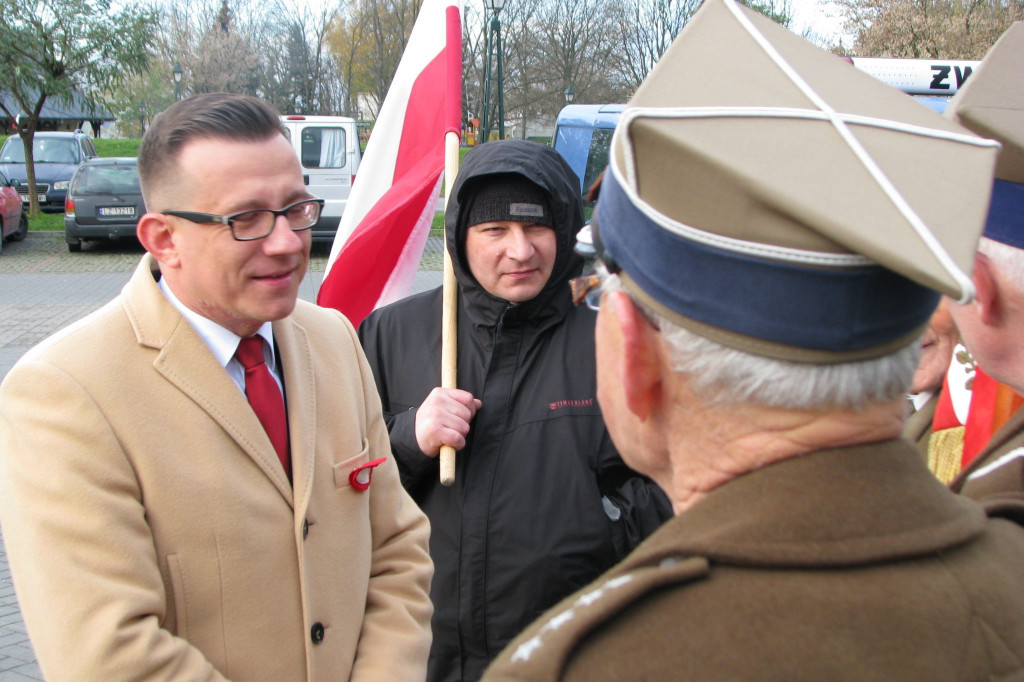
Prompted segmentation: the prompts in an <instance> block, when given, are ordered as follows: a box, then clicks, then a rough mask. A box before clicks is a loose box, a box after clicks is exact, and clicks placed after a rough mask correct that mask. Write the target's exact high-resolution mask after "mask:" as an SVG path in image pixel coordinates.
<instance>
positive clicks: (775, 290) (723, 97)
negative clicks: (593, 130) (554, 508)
mask: <svg viewBox="0 0 1024 682" xmlns="http://www.w3.org/2000/svg"><path fill="white" fill-rule="evenodd" d="M692 73H700V74H701V79H700V80H699V81H697V82H692V83H691V85H690V86H688V87H687V88H680V87H679V83H681V82H683V79H685V78H687V77H688V74H692ZM996 153H997V148H996V146H995V145H994V144H993V143H991V142H989V141H987V140H984V139H982V138H980V137H977V136H975V135H973V134H972V133H970V132H969V131H967V130H966V129H964V128H962V127H960V126H959V125H957V124H955V123H953V122H951V121H948V120H946V119H944V118H942V117H941V116H938V115H935V114H934V112H931V111H929V110H928V109H926V108H925V107H922V106H921V105H920V104H917V103H915V102H913V101H912V100H911V99H910V98H908V97H906V96H905V95H903V94H902V93H899V92H897V91H894V90H891V89H889V88H887V87H886V86H884V85H882V84H881V83H878V82H877V81H874V80H873V79H871V78H870V77H868V76H866V75H863V74H861V73H858V72H856V71H855V70H854V69H853V68H851V67H850V66H849V65H848V64H845V63H843V62H842V61H841V60H838V59H836V58H835V57H834V56H833V55H829V54H827V53H824V52H822V51H820V50H818V49H817V48H815V47H813V46H811V45H809V44H808V43H806V42H805V41H803V40H802V39H800V38H798V37H797V36H795V35H793V34H791V33H789V32H788V31H787V30H785V29H784V28H782V27H781V26H779V25H777V24H775V23H773V22H771V21H770V20H768V19H766V18H765V17H763V16H762V15H760V14H758V13H756V12H753V11H751V10H749V9H747V8H745V7H743V6H741V5H739V4H738V3H736V2H734V1H733V0H706V1H705V3H704V5H703V6H702V7H701V9H700V10H699V11H698V12H697V14H696V15H695V16H694V18H693V19H692V20H691V22H690V23H689V24H688V25H687V26H686V28H685V29H684V30H683V31H682V33H680V35H679V37H678V38H677V39H676V42H675V43H674V44H673V46H672V47H671V48H670V49H669V50H668V52H666V54H665V55H664V56H663V57H662V59H661V62H660V63H659V64H658V66H657V67H656V68H655V69H654V70H653V71H652V72H651V74H650V75H649V76H648V77H647V79H646V80H645V82H644V83H643V84H642V85H641V87H640V88H639V89H638V90H637V93H636V95H635V97H634V98H633V100H632V101H631V102H630V105H629V106H628V107H627V109H626V110H625V111H624V113H623V116H622V119H621V120H620V123H619V127H618V129H617V130H616V133H615V137H614V140H613V143H612V150H611V161H610V165H609V171H608V172H607V173H606V174H605V177H604V183H603V185H602V188H601V196H600V200H599V202H598V206H597V211H596V225H594V226H593V227H594V228H595V229H594V230H593V232H594V247H595V252H596V255H597V260H596V262H595V274H594V275H593V276H591V277H589V278H588V280H587V281H586V282H585V283H584V285H583V286H581V287H579V289H578V291H583V292H585V291H586V290H587V288H588V287H590V292H589V293H588V294H585V295H584V299H585V300H587V301H588V302H589V303H591V304H594V305H599V308H600V312H599V314H598V321H597V329H596V341H597V344H596V350H597V360H598V362H597V366H598V399H599V401H600V403H601V408H602V412H603V414H604V416H605V419H606V421H607V423H608V430H609V433H611V435H612V438H613V440H614V441H615V444H616V446H617V447H618V449H619V451H620V452H621V453H622V456H623V459H624V460H625V461H626V462H627V463H628V464H629V465H630V466H632V467H633V468H635V469H636V470H637V471H639V472H641V473H644V474H647V475H648V476H650V477H651V478H652V479H653V480H654V481H656V482H657V483H658V484H659V485H660V486H661V487H662V488H663V489H664V490H665V491H666V492H667V493H668V496H669V499H670V500H671V501H672V503H673V507H674V510H675V514H676V515H675V517H674V518H673V519H672V520H670V521H668V522H667V523H666V524H665V525H664V526H662V528H661V529H660V530H659V531H658V532H656V533H655V534H654V535H652V536H651V537H650V538H648V540H647V541H645V542H644V543H643V544H641V545H640V546H639V547H638V548H637V549H636V550H634V552H633V553H631V554H630V556H629V557H627V558H626V559H625V560H624V561H623V562H621V563H620V564H619V565H618V566H616V567H615V568H613V569H612V570H611V571H609V572H607V573H606V574H605V575H604V576H602V577H601V578H600V579H599V580H598V581H596V582H595V583H592V584H591V585H590V586H588V587H587V588H584V589H583V590H582V591H580V592H578V593H577V594H575V595H572V596H571V597H569V598H567V599H566V600H564V601H563V602H562V603H561V604H559V605H558V606H557V607H555V609H553V610H552V611H550V612H548V614H546V615H545V616H543V617H541V619H539V620H538V621H536V622H535V623H534V624H533V625H531V627H530V628H528V629H527V630H526V631H525V632H524V633H523V634H522V635H521V636H520V637H519V638H517V639H516V640H515V641H513V642H512V643H511V644H510V645H509V647H508V648H506V649H505V651H504V652H503V653H502V655H501V656H499V657H498V659H496V662H495V663H494V665H492V667H491V668H490V669H489V671H488V673H487V674H486V675H485V677H484V679H485V680H488V681H491V680H556V679H557V680H587V681H588V682H593V681H600V680H622V679H637V680H669V679H673V680H691V679H714V680H787V681H791V680H904V681H905V680H929V681H931V682H934V681H935V680H968V679H1011V678H1013V679H1016V678H1019V677H1020V676H1022V675H1024V658H1022V656H1021V652H1022V651H1024V584H1022V583H1021V580H1020V577H1021V567H1024V529H1022V528H1021V527H1020V526H1018V525H1017V524H1015V523H1013V522H1012V521H1010V520H1007V519H1002V518H992V517H990V516H988V515H986V513H985V511H984V510H983V509H982V507H980V506H979V505H977V504H976V503H974V502H973V501H971V500H969V499H966V498H964V497H962V496H957V495H955V494H953V493H952V492H950V491H949V490H948V489H947V488H946V487H945V486H943V485H942V484H941V483H940V482H939V481H938V480H937V479H936V478H935V477H934V476H933V475H932V474H931V473H930V472H929V470H928V468H927V466H926V464H925V462H924V461H923V459H922V458H921V456H920V454H919V453H918V452H917V450H916V448H915V447H914V446H913V444H911V443H910V442H909V441H907V440H905V439H903V438H901V437H900V432H901V428H902V424H903V419H904V409H905V405H904V403H905V398H904V394H905V392H906V390H907V388H908V386H909V384H910V381H911V378H912V376H913V374H914V370H915V368H916V365H917V355H918V351H919V345H920V342H919V337H920V335H921V333H922V331H923V330H924V328H925V327H926V325H927V323H928V320H929V317H930V316H931V314H932V311H933V310H934V309H935V307H936V304H937V302H938V300H939V293H940V292H942V293H946V294H948V295H950V296H952V297H953V298H955V299H957V300H962V301H963V300H968V299H969V298H970V297H971V296H972V294H973V288H972V285H971V281H970V277H969V276H968V274H967V272H966V270H967V269H968V268H969V266H970V264H971V262H972V260H973V252H974V248H975V243H976V240H977V237H978V234H979V232H980V231H981V226H982V223H983V220H984V215H985V209H986V205H987V202H988V195H989V191H990V187H991V182H992V169H993V165H994V162H995V158H996ZM922 159H926V160H927V163H922ZM954 189H955V190H956V191H953V190H954Z"/></svg>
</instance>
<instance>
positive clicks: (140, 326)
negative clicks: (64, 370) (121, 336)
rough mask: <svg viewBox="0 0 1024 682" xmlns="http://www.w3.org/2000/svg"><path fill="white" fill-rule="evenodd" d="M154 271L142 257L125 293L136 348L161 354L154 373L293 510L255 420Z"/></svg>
mask: <svg viewBox="0 0 1024 682" xmlns="http://www.w3.org/2000/svg"><path fill="white" fill-rule="evenodd" d="M156 271H157V265H156V262H155V261H154V260H153V258H152V256H150V255H149V254H146V255H145V256H143V259H142V262H141V263H140V264H139V267H138V268H137V269H136V271H135V274H134V275H133V276H132V279H131V281H130V282H129V283H128V284H127V286H125V288H124V291H123V298H124V306H125V310H126V311H127V314H128V318H129V320H131V324H132V327H133V328H134V330H135V333H136V338H137V339H138V342H139V344H140V345H143V346H147V347H150V348H153V349H156V350H157V351H159V352H158V354H157V357H156V360H154V362H153V368H154V370H156V371H157V372H158V373H160V374H161V375H162V376H163V377H164V378H165V379H167V381H169V382H170V383H171V384H173V385H174V386H176V387H177V388H178V389H179V390H180V391H182V393H184V394H185V395H187V396H188V397H189V398H190V399H191V400H192V401H193V402H194V403H195V405H196V407H197V408H198V409H200V410H202V411H203V412H205V413H206V415H207V416H208V417H209V418H210V419H212V420H213V421H214V422H216V423H217V424H218V425H219V426H220V427H221V428H222V429H223V430H224V431H225V432H226V433H227V434H228V436H230V437H231V439H232V440H234V441H235V443H236V444H237V445H238V447H239V448H241V449H242V450H243V451H244V452H245V453H246V454H247V455H248V456H249V457H250V458H252V460H253V461H254V462H255V463H256V465H257V466H259V468H260V469H261V470H262V471H263V473H264V474H265V475H266V476H267V478H268V479H270V481H271V482H272V483H273V484H274V486H275V487H276V488H277V489H278V491H279V492H280V493H281V495H282V496H283V497H284V498H285V500H287V501H288V503H289V504H291V503H292V488H291V485H290V484H289V483H288V477H287V476H285V473H284V470H283V469H282V468H281V463H280V461H279V460H278V457H277V453H276V452H275V451H274V447H273V445H271V443H270V439H269V438H267V437H266V434H265V433H264V431H263V426H262V425H261V424H260V421H259V419H258V418H257V417H256V414H255V413H254V412H253V411H252V408H251V407H250V406H249V403H248V402H246V400H245V396H244V395H243V394H242V392H241V391H239V390H238V387H237V386H235V384H234V382H233V381H231V378H230V377H229V376H228V374H227V372H226V371H225V370H224V368H223V367H221V366H220V364H219V363H218V362H217V360H216V358H214V356H213V353H212V352H210V349H209V347H208V346H207V345H206V343H205V342H204V341H203V339H202V338H201V337H200V336H199V334H197V333H196V331H195V330H194V329H193V328H192V325H190V324H189V323H188V322H187V321H186V320H185V319H184V318H183V317H182V316H181V314H180V313H179V312H178V311H177V310H176V309H175V308H174V306H173V305H171V303H170V302H169V301H168V300H167V299H166V297H165V296H164V295H163V293H162V292H161V291H160V288H159V287H158V286H157V284H156V279H155V277H154V273H155V272H156ZM275 332H276V329H275Z"/></svg>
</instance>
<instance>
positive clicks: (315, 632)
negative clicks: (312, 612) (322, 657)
mask: <svg viewBox="0 0 1024 682" xmlns="http://www.w3.org/2000/svg"><path fill="white" fill-rule="evenodd" d="M309 637H310V639H312V640H313V644H319V643H320V642H322V641H324V626H323V625H322V624H320V623H313V627H312V628H311V629H310V631H309Z"/></svg>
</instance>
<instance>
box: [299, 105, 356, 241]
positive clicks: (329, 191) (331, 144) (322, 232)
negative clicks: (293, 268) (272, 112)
mask: <svg viewBox="0 0 1024 682" xmlns="http://www.w3.org/2000/svg"><path fill="white" fill-rule="evenodd" d="M281 122H282V123H283V124H284V127H285V128H286V129H287V130H288V136H289V138H290V139H291V142H292V148H294V149H295V154H296V155H297V156H298V157H299V162H300V163H301V164H302V174H303V180H304V181H305V183H306V187H307V188H308V189H309V193H310V194H312V195H313V196H315V197H318V198H320V199H323V200H324V210H323V212H322V213H321V214H320V221H319V222H318V223H317V224H316V225H314V226H313V239H314V240H317V241H333V240H334V235H335V233H337V231H338V221H339V220H341V214H342V212H343V211H344V210H345V205H346V204H347V203H348V195H349V192H350V191H351V190H352V181H353V180H355V179H356V171H357V170H359V158H360V155H359V133H358V131H357V130H356V121H355V119H353V118H348V117H347V116H301V115H289V116H282V117H281Z"/></svg>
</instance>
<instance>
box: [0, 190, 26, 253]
mask: <svg viewBox="0 0 1024 682" xmlns="http://www.w3.org/2000/svg"><path fill="white" fill-rule="evenodd" d="M17 184H18V183H17V182H16V181H12V180H11V179H10V178H8V177H7V176H6V175H4V174H3V171H0V251H3V248H4V241H11V242H20V241H21V240H22V239H24V238H25V235H27V234H28V216H27V215H26V214H25V212H24V211H23V210H22V207H21V197H20V196H19V195H18V191H17V189H15V186H16V185H17Z"/></svg>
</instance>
